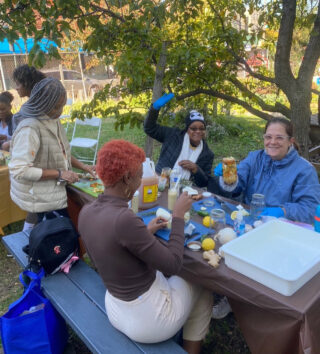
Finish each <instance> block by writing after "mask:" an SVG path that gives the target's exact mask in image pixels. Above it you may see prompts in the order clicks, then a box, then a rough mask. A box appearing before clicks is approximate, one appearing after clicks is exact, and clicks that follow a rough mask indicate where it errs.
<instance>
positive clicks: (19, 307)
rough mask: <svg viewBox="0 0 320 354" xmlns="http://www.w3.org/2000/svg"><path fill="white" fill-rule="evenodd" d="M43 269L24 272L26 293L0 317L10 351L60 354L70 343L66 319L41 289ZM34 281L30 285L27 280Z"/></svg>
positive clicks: (21, 276)
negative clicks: (36, 271)
mask: <svg viewBox="0 0 320 354" xmlns="http://www.w3.org/2000/svg"><path fill="white" fill-rule="evenodd" d="M43 276H44V271H43V269H42V270H41V271H40V272H39V273H38V274H36V273H33V272H30V271H24V272H23V273H21V274H20V276H19V277H20V281H21V283H22V284H23V286H24V288H25V291H24V294H23V295H22V296H21V298H20V299H18V300H17V301H16V302H14V303H13V304H11V305H10V306H9V310H8V312H7V313H5V314H4V315H3V316H2V317H1V318H0V329H1V340H2V345H3V349H4V352H5V353H7V354H22V353H24V354H25V353H30V354H31V353H33V354H60V353H63V350H64V348H65V346H66V343H67V340H68V332H67V328H66V324H65V321H64V319H63V318H62V317H61V316H60V315H59V313H58V312H57V311H56V310H55V309H54V308H53V306H52V304H51V303H50V301H49V300H48V299H47V298H45V297H44V295H43V294H42V291H41V278H42V277H43ZM26 277H28V278H29V279H30V280H31V281H30V283H29V285H26V283H25V282H24V279H25V278H26Z"/></svg>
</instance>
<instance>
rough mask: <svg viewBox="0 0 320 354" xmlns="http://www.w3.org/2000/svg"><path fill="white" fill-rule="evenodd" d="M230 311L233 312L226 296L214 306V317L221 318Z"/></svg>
mask: <svg viewBox="0 0 320 354" xmlns="http://www.w3.org/2000/svg"><path fill="white" fill-rule="evenodd" d="M230 312H232V309H231V306H230V304H229V301H228V299H227V298H226V296H224V297H223V298H222V299H221V300H220V301H219V302H218V303H217V305H215V306H213V309H212V318H214V319H216V320H220V319H221V318H224V317H226V316H227V315H228V314H229V313H230Z"/></svg>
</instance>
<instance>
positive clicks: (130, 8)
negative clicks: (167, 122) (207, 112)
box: [0, 0, 320, 150]
mask: <svg viewBox="0 0 320 354" xmlns="http://www.w3.org/2000/svg"><path fill="white" fill-rule="evenodd" d="M249 16H256V17H257V21H256V23H255V24H253V23H248V17H249ZM0 25H1V27H0V28H1V29H0V39H3V38H5V37H6V38H8V39H9V41H13V40H15V39H17V38H18V37H19V35H22V36H23V37H24V38H27V37H31V36H32V37H35V39H40V38H43V37H47V38H49V39H51V40H53V41H55V42H56V43H57V44H58V45H61V44H62V43H63V42H64V41H65V40H66V38H68V40H69V41H70V40H71V41H72V39H73V38H74V36H79V33H81V35H82V41H83V43H84V48H85V49H86V50H87V51H89V52H95V53H96V54H97V56H98V57H99V58H101V59H103V60H104V61H105V63H106V64H107V65H108V64H113V65H115V68H116V70H117V72H118V74H119V75H120V77H121V82H120V85H119V86H118V87H116V88H112V89H111V87H110V86H107V87H106V88H105V89H104V91H103V92H99V93H98V94H96V97H95V100H96V101H97V100H98V101H103V100H104V99H105V98H106V97H107V96H108V95H110V94H111V95H112V94H113V95H115V96H117V97H119V95H122V97H127V96H128V95H132V96H137V95H139V94H141V93H145V94H146V95H144V97H147V98H148V97H149V99H147V100H146V101H148V102H150V99H151V95H152V93H154V90H155V84H156V82H157V80H158V81H159V80H160V81H161V84H160V87H161V88H162V90H166V91H173V92H174V93H175V95H176V100H175V101H174V102H173V104H175V105H177V106H179V105H180V106H182V105H183V106H185V107H188V106H192V105H193V106H194V105H201V106H204V105H206V106H209V107H210V106H211V104H212V102H213V99H216V98H220V99H224V100H227V101H230V102H232V103H236V104H239V105H241V106H243V107H244V108H245V109H247V110H248V111H249V112H251V113H253V114H255V115H257V116H259V117H261V118H263V119H266V120H268V119H270V118H271V117H272V114H274V113H280V114H282V115H284V116H285V117H287V118H289V119H291V120H292V121H293V123H294V125H295V127H296V128H298V129H297V132H298V135H297V137H298V140H299V142H300V144H301V145H302V148H305V147H306V146H307V131H308V129H309V118H310V101H311V85H312V77H313V74H314V71H315V68H316V65H317V61H318V59H319V56H320V9H319V1H314V0H313V1H307V0H282V1H280V0H275V1H269V2H265V1H260V0H245V1H241V0H231V1H226V0H202V1H201V0H163V1H160V0H111V1H107V0H104V1H99V0H78V1H77V2H74V1H72V0H55V1H53V0H51V1H44V0H19V1H17V0H4V1H3V2H2V3H1V4H0ZM249 43H250V44H251V46H252V47H255V46H257V43H258V44H259V46H260V47H265V48H268V49H269V55H270V57H269V59H271V61H272V63H274V65H273V67H271V68H270V69H267V68H266V67H258V68H255V69H253V68H252V67H250V65H249V64H248V61H247V56H248V53H247V52H246V46H248V44H249ZM49 54H51V55H53V56H58V55H59V53H58V51H57V50H56V48H52V49H51V51H50V53H49ZM161 57H162V64H161V67H159V66H160V64H159V63H160V58H161ZM30 60H31V61H32V62H33V63H34V64H36V65H38V66H41V65H43V63H44V55H43V53H41V50H40V48H39V47H37V46H35V47H34V48H33V50H32V52H31V53H30ZM157 70H158V71H157ZM239 70H242V71H244V72H246V74H247V77H246V78H245V79H240V78H239V75H238V73H239ZM158 87H159V85H158ZM265 90H268V91H269V92H271V91H273V92H275V96H274V97H275V98H274V100H273V101H272V102H270V100H269V101H267V100H266V99H265V96H264V92H265ZM281 92H282V93H283V94H284V95H283V97H285V98H286V99H285V101H283V100H281V99H280V96H279V93H281ZM314 92H315V93H316V91H314ZM157 95H159V93H158V94H157ZM153 96H154V98H156V97H155V95H153ZM96 101H93V102H92V103H90V104H87V105H85V107H84V111H85V113H86V114H87V113H89V114H90V113H91V114H92V113H93V112H94V109H95V107H96ZM146 101H145V102H141V103H142V104H144V105H146ZM124 105H125V102H124V101H120V102H119V104H118V106H117V107H115V108H112V109H113V110H114V112H115V113H117V112H120V109H121V108H122V107H124ZM100 109H101V108H100ZM108 110H109V111H107V113H108V112H110V108H108ZM104 113H106V112H104ZM136 118H137V115H132V116H131V117H126V121H128V120H132V122H134V120H135V119H136ZM132 122H131V123H132ZM305 150H306V149H305Z"/></svg>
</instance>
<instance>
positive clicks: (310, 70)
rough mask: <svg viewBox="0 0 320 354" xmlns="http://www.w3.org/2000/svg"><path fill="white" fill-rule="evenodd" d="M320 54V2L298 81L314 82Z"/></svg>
mask: <svg viewBox="0 0 320 354" xmlns="http://www.w3.org/2000/svg"><path fill="white" fill-rule="evenodd" d="M319 56H320V3H319V5H318V12H317V16H316V19H315V21H314V26H313V29H312V31H311V33H310V40H309V43H308V45H307V48H306V50H305V54H304V56H303V59H302V63H301V66H300V70H299V74H298V81H304V82H306V84H309V83H311V82H312V76H313V74H314V70H315V67H316V65H317V62H318V59H319Z"/></svg>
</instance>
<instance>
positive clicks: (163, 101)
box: [152, 92, 174, 110]
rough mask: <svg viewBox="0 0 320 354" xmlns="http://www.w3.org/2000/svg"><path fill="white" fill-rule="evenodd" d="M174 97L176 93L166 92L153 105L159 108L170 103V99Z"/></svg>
mask: <svg viewBox="0 0 320 354" xmlns="http://www.w3.org/2000/svg"><path fill="white" fill-rule="evenodd" d="M173 97H174V94H173V93H172V92H171V93H165V94H164V95H163V96H161V97H160V98H158V99H157V100H156V101H155V102H153V104H152V106H153V108H154V109H156V110H159V109H160V108H161V107H163V106H164V105H165V104H166V103H168V102H169V101H170V100H172V99H173Z"/></svg>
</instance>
